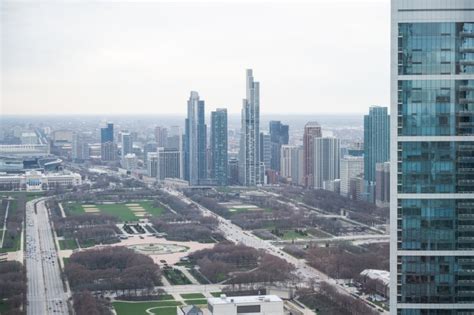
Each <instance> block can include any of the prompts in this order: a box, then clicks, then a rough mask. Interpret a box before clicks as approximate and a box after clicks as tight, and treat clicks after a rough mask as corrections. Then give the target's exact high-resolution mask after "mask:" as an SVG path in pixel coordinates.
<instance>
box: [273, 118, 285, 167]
mask: <svg viewBox="0 0 474 315" xmlns="http://www.w3.org/2000/svg"><path fill="white" fill-rule="evenodd" d="M269 127H270V141H271V147H272V148H271V151H272V154H271V162H270V166H269V167H270V168H271V169H272V170H275V171H278V172H279V171H280V155H281V146H282V145H287V144H288V141H289V126H288V125H283V124H282V123H281V121H278V120H272V121H270V123H269Z"/></svg>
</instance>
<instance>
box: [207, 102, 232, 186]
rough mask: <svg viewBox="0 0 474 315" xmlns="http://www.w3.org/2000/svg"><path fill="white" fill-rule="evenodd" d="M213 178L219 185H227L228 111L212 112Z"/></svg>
mask: <svg viewBox="0 0 474 315" xmlns="http://www.w3.org/2000/svg"><path fill="white" fill-rule="evenodd" d="M211 157H212V158H211V161H212V165H211V177H212V178H213V179H214V180H215V181H216V184H217V185H220V186H223V185H227V177H228V175H227V174H228V165H227V164H228V158H227V109H225V108H218V109H217V110H216V111H214V112H211Z"/></svg>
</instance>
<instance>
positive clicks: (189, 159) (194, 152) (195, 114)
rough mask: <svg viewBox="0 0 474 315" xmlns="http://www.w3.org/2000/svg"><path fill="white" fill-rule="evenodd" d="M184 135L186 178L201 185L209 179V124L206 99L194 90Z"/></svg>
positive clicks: (190, 98)
mask: <svg viewBox="0 0 474 315" xmlns="http://www.w3.org/2000/svg"><path fill="white" fill-rule="evenodd" d="M185 125H186V130H185V137H184V179H185V180H187V181H189V184H190V185H191V186H192V185H199V184H200V183H202V182H203V181H205V180H206V179H207V156H206V155H207V154H206V150H207V126H206V123H205V113H204V101H202V100H200V99H199V94H198V92H195V91H192V92H191V95H190V97H189V100H188V118H186V122H185Z"/></svg>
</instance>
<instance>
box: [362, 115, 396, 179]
mask: <svg viewBox="0 0 474 315" xmlns="http://www.w3.org/2000/svg"><path fill="white" fill-rule="evenodd" d="M389 159H390V119H389V116H388V109H387V107H380V106H372V107H370V109H369V114H368V115H365V116H364V179H365V180H366V181H367V182H368V183H370V184H372V183H374V182H375V164H377V163H383V162H387V161H388V160H389Z"/></svg>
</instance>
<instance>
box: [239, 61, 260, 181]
mask: <svg viewBox="0 0 474 315" xmlns="http://www.w3.org/2000/svg"><path fill="white" fill-rule="evenodd" d="M246 81H247V86H246V87H247V88H246V98H245V99H244V100H243V104H242V127H241V138H240V153H239V178H240V183H241V184H242V185H244V186H255V185H261V184H262V179H263V175H262V172H263V170H262V167H261V162H260V83H259V82H256V81H254V79H253V72H252V70H251V69H247V73H246Z"/></svg>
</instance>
